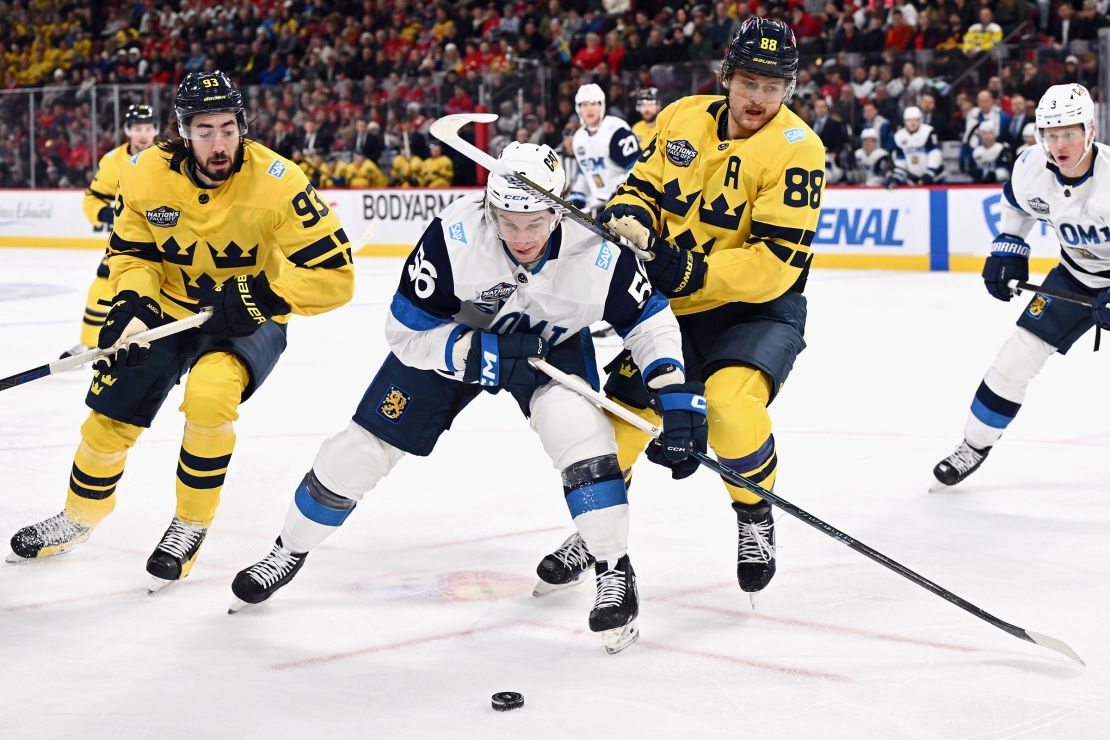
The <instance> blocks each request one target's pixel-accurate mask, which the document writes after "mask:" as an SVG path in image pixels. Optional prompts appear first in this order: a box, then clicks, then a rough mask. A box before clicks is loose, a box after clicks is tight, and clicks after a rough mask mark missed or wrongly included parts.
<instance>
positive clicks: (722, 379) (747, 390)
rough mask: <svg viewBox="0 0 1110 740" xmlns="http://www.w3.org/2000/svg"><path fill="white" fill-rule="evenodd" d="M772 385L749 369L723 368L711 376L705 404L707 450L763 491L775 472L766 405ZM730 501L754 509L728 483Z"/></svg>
mask: <svg viewBox="0 0 1110 740" xmlns="http://www.w3.org/2000/svg"><path fill="white" fill-rule="evenodd" d="M770 397H771V380H770V378H768V377H767V375H766V374H765V373H763V372H762V371H760V370H756V369H755V368H752V367H747V366H732V367H725V368H721V369H720V370H718V371H717V372H715V373H713V374H712V375H710V376H709V379H708V380H707V381H706V384H705V398H706V402H707V403H708V406H709V419H708V420H709V444H710V446H711V447H712V448H713V450H714V452H716V453H717V456H718V458H719V459H720V461H721V462H722V463H723V464H724V465H726V466H727V467H729V468H731V469H732V470H734V471H736V472H737V473H739V474H740V475H742V476H744V477H745V478H748V479H749V480H751V481H752V482H753V483H758V484H760V485H762V486H763V487H764V488H771V487H772V486H773V485H774V482H775V474H776V473H777V471H778V455H777V454H776V451H775V438H774V436H773V435H772V434H771V416H770V414H769V413H768V412H767V403H768V401H769V399H770ZM725 487H726V488H727V489H728V492H729V495H730V496H731V497H732V499H733V500H734V501H739V502H741V503H745V504H753V503H757V502H758V501H759V500H760V498H759V497H758V496H756V495H755V494H753V493H750V492H748V491H747V489H744V488H741V487H738V486H733V485H731V484H728V483H726V484H725Z"/></svg>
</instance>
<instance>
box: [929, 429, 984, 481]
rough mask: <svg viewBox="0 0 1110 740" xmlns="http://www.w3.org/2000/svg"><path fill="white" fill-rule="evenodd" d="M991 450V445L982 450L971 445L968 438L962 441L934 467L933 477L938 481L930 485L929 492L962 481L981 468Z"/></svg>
mask: <svg viewBox="0 0 1110 740" xmlns="http://www.w3.org/2000/svg"><path fill="white" fill-rule="evenodd" d="M990 451H991V448H990V447H984V448H983V449H981V450H979V449H976V448H974V447H972V446H971V445H969V444H968V443H967V440H964V441H963V442H960V446H959V447H957V448H956V451H955V452H953V453H952V454H951V455H949V456H948V457H946V458H944V459H943V460H941V461H940V462H938V463H937V466H936V467H935V468H933V477H934V478H936V482H934V483H933V485H931V486H929V493H934V492H936V491H940V490H943V489H945V488H948V487H949V486H954V485H956V484H957V483H959V482H961V481H962V480H963V479H964V478H966V477H968V476H969V475H971V474H972V473H974V472H975V471H976V470H978V469H979V466H980V465H982V464H983V461H984V460H986V459H987V455H988V454H990Z"/></svg>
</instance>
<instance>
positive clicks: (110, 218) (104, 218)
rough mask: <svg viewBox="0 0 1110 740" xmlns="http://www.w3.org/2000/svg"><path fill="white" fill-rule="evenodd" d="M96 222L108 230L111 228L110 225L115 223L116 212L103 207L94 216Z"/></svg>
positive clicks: (109, 207) (110, 208) (108, 207)
mask: <svg viewBox="0 0 1110 740" xmlns="http://www.w3.org/2000/svg"><path fill="white" fill-rule="evenodd" d="M96 220H97V221H99V222H100V223H102V224H104V225H105V226H107V227H108V228H109V229H110V228H112V224H113V223H115V220H116V212H115V210H114V209H113V208H112V207H111V206H104V207H103V208H101V209H100V211H99V212H98V213H97V214H96Z"/></svg>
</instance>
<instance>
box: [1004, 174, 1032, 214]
mask: <svg viewBox="0 0 1110 740" xmlns="http://www.w3.org/2000/svg"><path fill="white" fill-rule="evenodd" d="M1002 197H1004V198H1005V199H1006V202H1007V203H1009V204H1010V205H1011V206H1013V207H1014V208H1016V209H1018V210H1019V211H1025V209H1024V208H1022V207H1021V205H1020V204H1019V203H1018V202H1017V198H1015V197H1014V186H1013V185H1011V184H1010V181H1009V180H1007V181H1006V184H1005V185H1003V186H1002ZM1030 215H1032V214H1030Z"/></svg>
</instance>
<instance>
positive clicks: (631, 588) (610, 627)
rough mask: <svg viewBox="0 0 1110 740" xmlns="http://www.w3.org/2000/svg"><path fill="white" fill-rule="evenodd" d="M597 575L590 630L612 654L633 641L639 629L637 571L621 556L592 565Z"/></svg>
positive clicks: (638, 634) (638, 633)
mask: <svg viewBox="0 0 1110 740" xmlns="http://www.w3.org/2000/svg"><path fill="white" fill-rule="evenodd" d="M594 574H595V575H596V576H597V597H596V598H595V599H594V608H593V610H592V611H591V612H590V629H591V630H592V631H594V632H600V633H601V639H602V642H604V643H605V650H606V651H607V652H608V653H609V654H610V655H614V654H616V653H619V652H620V651H621V650H624V649H625V648H626V647H628V646H629V645H631V644H632V643H634V642H636V640H637V639H638V638H639V637H640V628H639V626H638V625H637V624H636V617H637V616H639V614H640V595H639V593H638V592H637V591H636V571H634V570H632V562H631V561H630V560H629V559H628V556H627V555H625V556H623V557H622V558H621V559H620V560H618V561H617V562H615V563H613V565H612V567H610V566H609V564H608V563H606V562H599V563H597V564H596V565H595V566H594Z"/></svg>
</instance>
